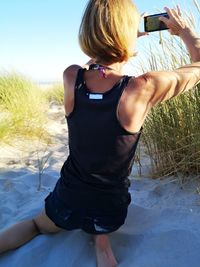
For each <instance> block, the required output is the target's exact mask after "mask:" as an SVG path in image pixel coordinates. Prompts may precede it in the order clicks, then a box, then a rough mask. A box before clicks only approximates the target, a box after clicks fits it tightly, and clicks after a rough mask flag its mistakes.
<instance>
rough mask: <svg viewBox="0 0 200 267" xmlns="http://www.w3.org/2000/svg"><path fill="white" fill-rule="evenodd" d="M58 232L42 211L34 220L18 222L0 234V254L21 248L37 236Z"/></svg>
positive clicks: (57, 228) (58, 229)
mask: <svg viewBox="0 0 200 267" xmlns="http://www.w3.org/2000/svg"><path fill="white" fill-rule="evenodd" d="M60 230H61V229H60V228H59V227H57V226H56V225H55V224H54V223H53V222H52V221H51V220H50V219H49V218H48V217H47V215H46V213H45V210H43V211H42V212H41V213H39V214H38V215H37V216H36V217H35V218H33V219H29V220H25V221H21V222H18V223H16V224H14V225H13V226H11V227H9V228H8V229H6V230H5V231H3V232H0V254H1V253H3V252H6V251H8V250H11V249H15V248H18V247H20V246H22V245H23V244H25V243H27V242H28V241H30V240H31V239H33V238H34V237H35V236H37V235H38V234H48V233H57V232H59V231H60Z"/></svg>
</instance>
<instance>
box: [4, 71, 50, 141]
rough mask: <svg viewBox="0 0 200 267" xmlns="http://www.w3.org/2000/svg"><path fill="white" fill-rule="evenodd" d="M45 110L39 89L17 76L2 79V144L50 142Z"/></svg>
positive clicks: (11, 74) (11, 75) (13, 74)
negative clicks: (23, 140)
mask: <svg viewBox="0 0 200 267" xmlns="http://www.w3.org/2000/svg"><path fill="white" fill-rule="evenodd" d="M45 110H46V100H45V97H44V96H43V94H42V92H41V90H39V89H38V88H37V86H36V85H34V84H33V83H31V82H30V81H29V80H27V79H26V78H24V77H22V76H20V75H19V74H16V73H9V74H5V75H2V76H1V77H0V114H1V115H0V141H9V140H11V139H12V138H14V137H16V136H22V137H26V138H42V139H44V140H45V139H46V138H48V134H47V132H46V131H45V128H44V124H45V120H46V117H45Z"/></svg>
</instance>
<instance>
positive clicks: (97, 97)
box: [89, 94, 103, 100]
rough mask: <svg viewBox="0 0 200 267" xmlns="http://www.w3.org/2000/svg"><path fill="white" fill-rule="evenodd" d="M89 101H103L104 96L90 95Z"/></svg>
mask: <svg viewBox="0 0 200 267" xmlns="http://www.w3.org/2000/svg"><path fill="white" fill-rule="evenodd" d="M89 99H97V100H101V99H103V95H102V94H89Z"/></svg>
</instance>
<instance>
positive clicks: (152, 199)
mask: <svg viewBox="0 0 200 267" xmlns="http://www.w3.org/2000/svg"><path fill="white" fill-rule="evenodd" d="M49 117H50V121H49V124H48V125H47V127H48V129H49V131H50V132H51V133H52V135H55V136H56V137H55V139H54V140H55V142H54V143H53V144H51V145H48V146H46V147H45V146H44V145H41V144H39V145H38V147H37V146H35V145H36V144H33V143H31V144H30V142H29V143H26V142H24V141H22V140H18V142H17V145H15V146H8V145H4V146H2V147H1V148H0V192H1V197H0V230H3V229H5V228H7V227H8V226H10V225H12V224H13V223H15V222H17V221H20V220H23V219H26V218H31V217H33V216H35V215H36V214H37V213H38V212H40V210H41V209H42V208H43V206H44V198H45V197H46V196H47V195H48V193H49V192H50V191H51V190H53V188H54V185H55V183H56V181H57V179H58V178H59V172H60V168H61V166H62V164H63V162H64V160H65V159H66V157H67V155H68V148H67V126H66V122H65V119H64V112H63V109H62V108H61V107H59V106H57V105H55V104H53V105H52V106H51V109H50V111H49ZM36 148H37V149H36ZM38 155H39V156H38ZM38 158H39V159H40V162H41V161H42V160H43V165H44V166H43V170H42V171H43V173H42V176H41V177H42V180H41V187H40V190H38V186H39V168H38ZM141 164H142V167H141V169H140V170H139V169H138V164H137V163H136V164H135V165H134V167H133V170H132V174H131V177H130V178H131V183H132V184H131V188H130V192H131V195H132V202H131V204H130V206H129V213H128V217H127V220H126V223H125V225H124V226H123V227H121V228H120V229H119V230H118V231H117V232H115V233H112V234H110V238H111V243H112V246H113V250H114V253H115V255H116V258H117V260H118V261H119V267H199V266H200V227H199V226H200V195H199V194H198V190H196V186H197V185H196V183H195V182H194V181H193V182H190V183H188V184H186V185H184V186H180V184H179V183H178V180H177V178H176V177H168V178H165V179H157V180H154V179H152V178H151V168H150V164H149V160H148V158H147V157H146V156H145V155H143V156H142V158H141ZM140 172H141V175H139V173H140ZM0 266H2V267H27V266H28V267H33V266H34V267H35V266H37V267H57V266H59V267H95V253H94V246H93V243H92V241H91V236H90V235H88V234H87V233H84V232H83V231H81V230H74V231H69V232H68V231H65V230H63V231H61V232H60V233H58V234H49V235H39V236H37V237H35V238H34V239H33V240H31V241H30V242H29V243H27V244H25V245H23V246H22V247H20V248H18V249H16V250H13V251H10V252H7V253H4V254H2V255H1V256H0Z"/></svg>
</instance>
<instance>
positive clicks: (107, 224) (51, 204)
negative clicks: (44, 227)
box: [45, 189, 131, 234]
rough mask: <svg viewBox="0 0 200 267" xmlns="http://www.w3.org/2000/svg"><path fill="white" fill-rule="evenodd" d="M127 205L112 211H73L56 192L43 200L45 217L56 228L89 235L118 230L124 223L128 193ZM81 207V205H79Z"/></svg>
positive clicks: (85, 209)
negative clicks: (80, 231) (78, 231)
mask: <svg viewBox="0 0 200 267" xmlns="http://www.w3.org/2000/svg"><path fill="white" fill-rule="evenodd" d="M128 198H129V199H128V203H127V205H126V206H125V207H123V208H120V209H118V210H117V209H114V210H109V211H105V210H100V209H90V208H89V209H87V208H81V209H77V208H76V209H74V208H72V209H71V208H69V207H66V205H65V204H64V203H63V201H62V200H61V199H59V198H58V195H57V193H56V190H55V189H54V191H53V192H50V194H49V195H48V196H47V197H46V198H45V210H46V214H47V216H48V217H49V218H50V219H51V220H52V221H53V222H54V223H55V225H57V226H58V227H60V228H62V229H65V230H74V229H82V230H83V231H85V232H87V233H89V234H107V233H111V232H114V231H116V230H117V229H119V228H120V227H121V226H122V225H123V224H124V222H125V219H126V216H127V209H128V205H129V204H130V202H131V196H130V194H129V193H128ZM80 206H81V205H80Z"/></svg>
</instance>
